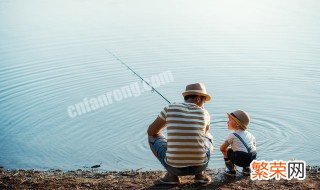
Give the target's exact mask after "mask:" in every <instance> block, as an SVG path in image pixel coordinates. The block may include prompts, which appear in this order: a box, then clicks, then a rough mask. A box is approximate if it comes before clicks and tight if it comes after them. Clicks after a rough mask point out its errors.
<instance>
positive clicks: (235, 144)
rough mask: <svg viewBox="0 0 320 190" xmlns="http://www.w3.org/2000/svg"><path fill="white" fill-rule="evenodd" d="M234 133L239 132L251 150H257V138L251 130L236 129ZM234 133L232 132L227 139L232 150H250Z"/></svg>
mask: <svg viewBox="0 0 320 190" xmlns="http://www.w3.org/2000/svg"><path fill="white" fill-rule="evenodd" d="M233 133H236V134H238V135H239V136H240V137H241V138H242V139H243V140H244V142H245V143H246V144H247V146H248V147H249V148H250V147H251V152H253V151H256V138H255V137H254V136H253V135H252V134H251V133H250V132H249V131H243V130H236V131H233ZM233 133H230V134H229V135H228V137H227V139H226V141H227V142H228V144H229V145H230V146H231V148H232V150H233V151H243V152H248V151H247V149H246V147H245V146H244V144H243V143H242V142H241V141H240V140H239V138H238V137H236V136H235V135H234V134H233Z"/></svg>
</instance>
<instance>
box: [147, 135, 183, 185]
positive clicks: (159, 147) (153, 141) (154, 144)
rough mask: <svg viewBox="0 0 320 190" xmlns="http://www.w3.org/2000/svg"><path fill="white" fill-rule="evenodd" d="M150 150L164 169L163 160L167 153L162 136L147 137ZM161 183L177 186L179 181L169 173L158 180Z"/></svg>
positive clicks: (165, 142)
mask: <svg viewBox="0 0 320 190" xmlns="http://www.w3.org/2000/svg"><path fill="white" fill-rule="evenodd" d="M148 141H149V145H150V149H151V151H152V153H153V154H154V155H155V156H156V158H158V160H159V161H160V162H161V164H162V165H163V166H164V167H165V168H166V163H165V158H166V152H167V139H166V138H165V136H164V135H162V134H161V135H158V136H149V137H148ZM159 181H160V182H161V183H164V184H172V185H174V184H179V183H180V179H179V177H178V176H176V175H174V174H171V173H169V172H167V173H166V175H165V176H164V177H162V178H161V179H160V180H159Z"/></svg>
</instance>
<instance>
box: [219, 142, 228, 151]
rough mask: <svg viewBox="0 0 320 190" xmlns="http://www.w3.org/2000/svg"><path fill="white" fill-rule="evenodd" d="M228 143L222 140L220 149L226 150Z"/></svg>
mask: <svg viewBox="0 0 320 190" xmlns="http://www.w3.org/2000/svg"><path fill="white" fill-rule="evenodd" d="M228 146H229V143H228V141H224V143H223V144H222V145H221V146H220V151H221V152H226V151H227V149H228Z"/></svg>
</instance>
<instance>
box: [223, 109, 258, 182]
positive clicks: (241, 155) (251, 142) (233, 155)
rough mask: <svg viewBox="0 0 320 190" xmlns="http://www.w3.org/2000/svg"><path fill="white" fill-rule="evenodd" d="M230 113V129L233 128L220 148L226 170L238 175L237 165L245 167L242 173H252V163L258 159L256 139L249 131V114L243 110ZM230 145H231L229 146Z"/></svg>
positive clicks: (229, 173) (227, 172)
mask: <svg viewBox="0 0 320 190" xmlns="http://www.w3.org/2000/svg"><path fill="white" fill-rule="evenodd" d="M227 114H228V119H229V120H228V123H227V125H228V129H229V130H232V131H233V133H230V134H229V135H228V137H227V139H226V140H225V142H224V143H223V144H222V145H221V147H220V150H221V152H222V154H223V156H224V160H225V164H226V167H227V168H226V171H225V174H226V175H229V176H235V175H236V168H235V165H237V166H240V167H243V170H242V173H243V174H244V175H250V172H251V171H250V163H251V162H252V161H253V160H254V159H256V156H257V153H256V139H255V137H254V136H253V135H252V134H251V133H250V132H248V131H247V128H248V125H249V121H250V118H249V115H248V113H246V112H244V111H242V110H236V111H234V112H232V113H230V114H229V113H227ZM229 146H230V147H229Z"/></svg>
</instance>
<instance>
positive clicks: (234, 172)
mask: <svg viewBox="0 0 320 190" xmlns="http://www.w3.org/2000/svg"><path fill="white" fill-rule="evenodd" d="M224 174H225V175H227V176H231V177H234V176H236V174H237V172H236V170H230V169H228V168H226V170H225V171H224Z"/></svg>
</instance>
